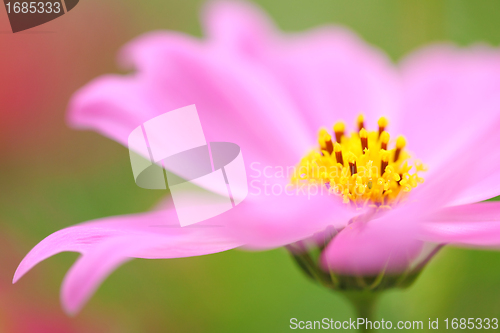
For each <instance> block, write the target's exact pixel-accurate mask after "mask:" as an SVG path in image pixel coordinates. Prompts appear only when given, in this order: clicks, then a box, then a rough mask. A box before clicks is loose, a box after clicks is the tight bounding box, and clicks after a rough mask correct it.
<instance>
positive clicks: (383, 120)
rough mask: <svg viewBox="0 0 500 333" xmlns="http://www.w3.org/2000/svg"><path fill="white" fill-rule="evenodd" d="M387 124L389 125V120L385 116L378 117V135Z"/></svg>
mask: <svg viewBox="0 0 500 333" xmlns="http://www.w3.org/2000/svg"><path fill="white" fill-rule="evenodd" d="M387 125H389V120H387V118H386V117H380V118H379V120H378V135H380V134H382V132H383V131H385V129H386V127H387Z"/></svg>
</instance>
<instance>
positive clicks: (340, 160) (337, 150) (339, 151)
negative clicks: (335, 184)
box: [333, 142, 344, 165]
mask: <svg viewBox="0 0 500 333" xmlns="http://www.w3.org/2000/svg"><path fill="white" fill-rule="evenodd" d="M333 149H334V150H335V159H336V160H337V163H339V164H342V165H344V159H343V158H342V146H341V145H340V144H339V143H338V142H335V145H334V147H333Z"/></svg>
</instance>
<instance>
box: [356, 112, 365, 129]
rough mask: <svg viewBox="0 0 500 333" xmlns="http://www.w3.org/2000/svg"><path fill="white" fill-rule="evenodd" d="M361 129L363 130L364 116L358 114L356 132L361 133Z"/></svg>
mask: <svg viewBox="0 0 500 333" xmlns="http://www.w3.org/2000/svg"><path fill="white" fill-rule="evenodd" d="M363 128H365V116H363V115H362V114H360V115H359V116H358V131H361V130H362V129H363Z"/></svg>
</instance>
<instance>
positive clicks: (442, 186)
mask: <svg viewBox="0 0 500 333" xmlns="http://www.w3.org/2000/svg"><path fill="white" fill-rule="evenodd" d="M498 128H500V114H498V115H497V117H496V119H494V118H492V119H491V120H490V121H489V122H488V123H487V124H483V125H482V126H481V127H480V128H477V132H476V133H474V134H473V135H470V136H467V137H466V138H465V139H462V140H460V141H458V140H459V139H457V141H458V142H456V143H455V145H456V146H454V145H450V146H447V147H446V146H445V147H443V146H442V147H441V148H442V151H441V154H440V155H441V156H440V159H439V160H436V161H435V164H434V165H431V166H430V167H429V169H430V170H429V172H428V173H427V175H424V177H425V182H424V184H422V185H421V186H419V187H418V188H417V189H414V190H413V191H412V196H411V200H412V201H418V204H419V205H420V206H421V208H422V209H423V210H425V211H427V212H428V213H429V214H430V213H432V211H433V210H436V209H440V208H442V207H444V206H454V205H461V204H467V203H474V202H478V201H482V200H486V199H489V198H491V197H494V196H496V195H498V194H500V171H499V169H498V167H497V164H498V161H499V160H500V150H499V149H498V147H499V146H500V132H499V131H498Z"/></svg>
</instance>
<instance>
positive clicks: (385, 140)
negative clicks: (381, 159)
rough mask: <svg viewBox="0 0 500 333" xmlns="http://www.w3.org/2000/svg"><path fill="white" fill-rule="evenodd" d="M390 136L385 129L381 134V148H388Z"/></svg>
mask: <svg viewBox="0 0 500 333" xmlns="http://www.w3.org/2000/svg"><path fill="white" fill-rule="evenodd" d="M390 138H391V136H390V135H389V133H387V132H386V131H383V132H382V134H380V142H381V143H380V149H385V150H387V145H388V144H389V140H390Z"/></svg>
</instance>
